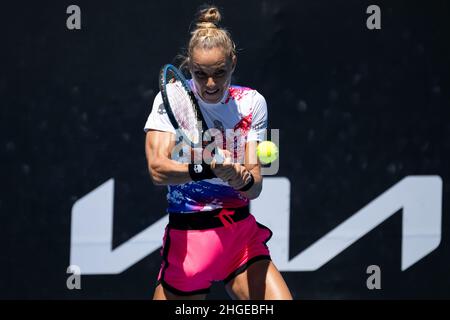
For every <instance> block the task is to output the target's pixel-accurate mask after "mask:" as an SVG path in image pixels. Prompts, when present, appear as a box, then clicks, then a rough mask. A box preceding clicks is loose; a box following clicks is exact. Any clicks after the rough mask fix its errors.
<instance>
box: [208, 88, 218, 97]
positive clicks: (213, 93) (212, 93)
mask: <svg viewBox="0 0 450 320" xmlns="http://www.w3.org/2000/svg"><path fill="white" fill-rule="evenodd" d="M218 92H219V89H216V90H205V94H206V95H210V96H213V95H216V94H217V93H218Z"/></svg>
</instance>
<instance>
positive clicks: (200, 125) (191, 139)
mask: <svg viewBox="0 0 450 320" xmlns="http://www.w3.org/2000/svg"><path fill="white" fill-rule="evenodd" d="M159 90H160V91H161V95H162V99H163V104H164V108H165V109H166V112H167V115H168V117H169V120H170V122H171V123H172V125H173V127H174V128H175V130H176V131H177V133H178V134H180V135H181V137H182V138H183V139H184V141H185V142H186V143H187V144H188V145H190V147H191V148H194V147H202V137H203V132H205V131H206V130H208V126H207V125H206V122H205V119H204V118H203V115H202V112H201V110H200V107H199V105H198V102H197V99H196V98H195V95H194V93H193V92H192V90H191V88H190V86H189V83H188V82H187V80H186V78H185V77H184V76H183V74H182V73H181V71H180V70H178V68H176V67H175V66H173V65H171V64H166V65H164V66H163V67H162V68H161V71H160V74H159ZM217 150H218V149H217ZM215 157H216V161H217V162H223V160H224V158H223V156H222V154H221V153H220V152H216V154H215Z"/></svg>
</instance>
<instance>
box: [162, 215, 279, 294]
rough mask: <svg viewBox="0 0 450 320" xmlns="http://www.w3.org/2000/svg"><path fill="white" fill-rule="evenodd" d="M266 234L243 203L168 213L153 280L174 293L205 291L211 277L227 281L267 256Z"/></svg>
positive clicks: (210, 282)
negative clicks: (196, 210) (196, 211)
mask: <svg viewBox="0 0 450 320" xmlns="http://www.w3.org/2000/svg"><path fill="white" fill-rule="evenodd" d="M271 237H272V231H271V230H270V229H269V228H267V227H266V226H263V225H262V224H260V223H258V222H257V221H256V220H255V217H254V216H253V215H252V214H250V213H249V212H248V207H244V208H237V209H218V210H215V211H211V212H200V213H193V214H192V213H189V214H170V215H169V224H168V225H167V226H166V229H165V233H164V238H163V247H162V249H161V251H160V252H161V256H162V263H161V269H160V271H159V274H158V281H157V284H161V285H162V286H163V287H164V288H165V289H167V290H168V291H170V292H171V293H173V294H176V295H192V294H201V293H208V292H209V291H210V287H211V285H212V282H213V281H224V283H225V284H226V283H228V282H229V281H231V280H232V279H233V278H234V277H236V276H237V275H238V274H240V273H242V272H244V271H245V270H246V269H247V268H248V267H249V266H250V265H251V264H252V263H254V262H256V261H258V260H262V259H267V260H270V252H269V248H268V247H267V242H268V241H269V239H270V238H271Z"/></svg>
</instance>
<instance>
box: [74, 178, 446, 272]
mask: <svg viewBox="0 0 450 320" xmlns="http://www.w3.org/2000/svg"><path fill="white" fill-rule="evenodd" d="M290 199H291V196H290V182H289V180H288V179H287V178H275V177H266V178H265V179H264V188H263V191H262V193H261V195H260V197H259V198H258V199H257V200H254V201H252V204H251V212H252V213H253V214H254V215H255V216H256V217H257V219H258V221H260V222H261V223H262V224H265V225H267V226H268V227H270V228H271V229H272V231H273V237H272V239H271V240H270V242H269V246H270V249H271V254H272V258H273V260H274V262H275V263H276V265H277V267H278V268H279V269H280V270H281V271H314V270H317V269H319V268H320V267H322V266H323V265H325V264H326V263H327V262H329V261H330V260H332V259H333V258H334V257H336V256H337V255H339V254H340V253H341V252H342V251H344V250H345V249H346V248H348V247H349V246H351V245H352V244H353V243H355V242H356V241H358V240H359V239H361V238H362V237H363V236H364V235H365V234H367V233H369V232H370V231H371V230H373V229H374V228H376V227H377V226H378V225H380V224H381V223H382V222H383V221H385V220H386V219H388V218H390V217H391V216H392V215H394V214H396V213H397V212H398V211H399V210H401V209H402V246H401V270H406V269H408V268H409V267H411V266H412V265H414V264H415V263H416V262H418V261H419V260H421V259H422V258H424V257H425V256H426V255H428V254H429V253H431V252H432V251H433V250H435V249H436V248H437V247H438V246H439V243H440V241H441V216H442V179H441V178H440V177H439V176H408V177H406V178H404V179H403V180H401V181H400V182H398V183H397V184H395V185H394V186H392V187H391V188H389V189H388V190H386V191H385V192H384V193H382V194H381V195H380V196H378V197H377V198H376V199H374V200H373V201H371V202H370V203H369V204H367V205H366V206H364V207H363V208H362V209H360V210H359V211H358V212H356V213H355V214H353V215H352V216H351V217H350V218H348V219H347V220H346V221H344V222H342V223H341V224H339V225H338V226H337V227H335V228H334V229H333V230H331V231H330V232H328V233H327V234H325V235H324V236H323V237H322V238H320V239H319V240H317V241H316V242H315V243H313V244H312V245H311V246H309V247H308V248H306V249H305V250H303V251H302V252H300V253H299V254H298V255H297V256H296V257H294V258H293V259H291V260H289V216H290ZM113 203H114V180H113V179H110V180H109V181H107V182H106V183H104V184H103V185H101V186H99V187H98V188H97V189H95V190H93V191H92V192H90V193H89V194H87V195H86V196H84V197H83V198H81V199H79V200H78V201H77V202H76V203H75V204H74V206H73V208H72V225H71V248H70V263H71V264H72V265H78V266H80V268H81V270H82V272H83V274H117V273H120V272H123V271H125V270H126V269H128V268H129V267H131V266H132V265H134V264H135V263H137V262H138V261H140V260H141V259H143V258H145V257H146V256H148V255H149V254H151V253H153V252H154V251H156V250H159V248H160V247H161V239H162V235H163V232H164V227H165V226H166V224H167V223H168V216H167V215H166V216H164V217H162V218H161V219H159V220H158V221H156V222H155V223H153V224H152V225H150V226H149V227H148V228H147V229H145V230H143V231H142V232H140V233H138V234H137V235H135V236H134V237H133V238H131V239H130V240H128V241H126V242H124V243H123V244H121V245H120V246H118V247H117V248H115V249H114V250H112V239H113V233H112V232H113V212H114V210H113ZM275 212H276V214H274V213H275ZM296 214H301V212H300V213H299V212H297V213H296ZM398 214H400V213H398Z"/></svg>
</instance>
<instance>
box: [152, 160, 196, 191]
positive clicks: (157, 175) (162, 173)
mask: <svg viewBox="0 0 450 320" xmlns="http://www.w3.org/2000/svg"><path fill="white" fill-rule="evenodd" d="M148 167H149V171H150V176H151V178H152V181H153V183H154V184H155V185H175V184H183V183H187V182H190V181H192V179H191V177H190V175H189V170H188V165H187V164H186V163H180V162H177V161H174V160H171V159H168V158H160V159H154V160H153V161H151V162H150V163H149V166H148Z"/></svg>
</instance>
